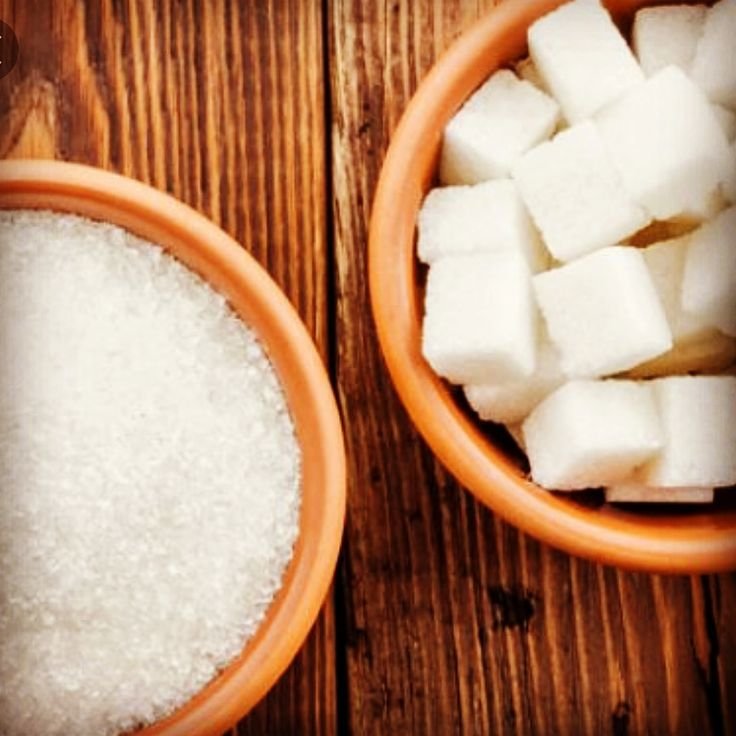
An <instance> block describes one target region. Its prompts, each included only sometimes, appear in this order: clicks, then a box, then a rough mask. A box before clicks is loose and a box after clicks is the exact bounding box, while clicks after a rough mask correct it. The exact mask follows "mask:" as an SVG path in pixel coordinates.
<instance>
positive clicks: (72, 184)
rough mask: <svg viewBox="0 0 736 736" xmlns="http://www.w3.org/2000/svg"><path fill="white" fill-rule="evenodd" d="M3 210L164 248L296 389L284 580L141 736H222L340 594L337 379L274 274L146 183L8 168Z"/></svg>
mask: <svg viewBox="0 0 736 736" xmlns="http://www.w3.org/2000/svg"><path fill="white" fill-rule="evenodd" d="M0 208H3V209H9V208H33V209H39V208H48V209H54V210H56V211H65V212H71V213H77V214H82V215H85V216H88V217H92V218H93V219H99V220H106V221H109V222H114V223H116V224H119V225H121V226H123V227H126V228H128V229H129V230H131V231H132V232H135V233H136V234H138V235H141V236H142V237H144V238H146V239H149V240H151V241H153V242H157V243H160V244H161V245H163V246H164V247H165V248H166V249H169V250H171V251H172V252H173V254H174V255H175V256H176V257H177V258H179V259H180V260H181V261H183V262H184V263H185V264H186V265H187V266H189V267H190V268H192V270H194V271H197V272H199V273H200V275H202V276H203V278H204V279H205V280H206V281H207V282H209V283H210V284H211V285H213V286H214V287H215V288H216V289H217V290H218V291H220V292H221V293H223V294H224V295H225V296H226V297H227V298H228V300H229V301H230V303H231V306H233V308H234V309H235V311H236V312H238V313H239V314H240V315H241V317H243V318H244V320H245V321H246V322H247V323H248V324H249V326H250V327H251V328H252V329H253V330H254V331H255V333H256V334H257V335H258V337H259V339H260V340H261V343H262V344H263V345H264V347H265V349H266V351H267V353H268V354H269V357H270V359H271V361H272V363H273V365H274V367H275V369H276V372H277V374H278V376H279V379H280V381H281V383H282V385H283V387H284V390H285V393H286V396H287V404H288V406H289V408H290V410H291V412H292V417H293V419H294V423H295V427H296V432H297V438H298V441H299V445H300V447H301V450H302V509H301V512H300V529H299V537H298V540H297V543H296V547H295V551H294V556H293V558H292V561H291V563H290V564H289V566H288V568H287V571H286V573H285V577H284V583H283V586H282V588H281V589H280V591H279V593H278V594H277V596H276V598H275V599H274V601H273V602H272V604H271V606H270V607H269V609H268V611H267V613H266V617H265V619H264V620H263V622H262V623H261V625H260V626H259V628H258V630H257V632H256V633H255V634H254V636H253V637H252V638H251V640H250V641H249V642H248V643H247V644H246V646H245V648H244V649H243V651H242V653H241V654H240V655H239V656H238V657H237V658H236V659H235V660H234V661H233V662H232V663H231V664H230V665H229V666H227V667H226V668H225V669H224V670H223V671H222V672H220V674H218V675H217V676H216V677H215V678H214V679H213V680H212V681H211V682H210V683H209V684H208V685H206V686H205V687H204V688H203V689H202V690H201V691H200V692H199V693H198V694H197V695H195V696H194V697H193V698H192V699H190V700H189V701H188V702H187V703H185V704H184V705H183V706H182V707H180V708H179V709H178V710H176V711H175V712H174V713H172V714H171V715H170V716H168V717H166V718H162V719H161V720H160V721H157V722H156V723H154V724H152V725H150V726H148V727H145V728H142V729H140V730H139V731H137V732H136V736H220V734H221V733H223V732H224V731H225V730H227V729H228V728H230V727H231V726H233V725H234V724H235V723H236V722H237V721H238V720H240V719H241V718H242V717H243V716H245V715H246V714H247V713H248V712H249V711H250V710H251V709H252V708H253V706H254V705H255V704H256V703H258V701H260V700H261V698H262V697H263V696H264V695H265V694H266V692H267V691H268V690H269V689H270V688H271V687H272V686H273V685H274V683H275V682H276V681H277V680H278V678H279V677H280V676H281V675H282V674H283V672H284V671H285V670H286V668H287V667H288V665H289V664H290V662H291V661H292V659H293V658H294V657H295V655H296V654H297V652H298V651H299V649H300V648H301V646H302V644H303V642H304V640H305V639H306V637H307V635H308V634H309V631H310V630H311V628H312V626H313V624H314V622H315V620H316V618H317V615H318V614H319V611H320V609H321V606H322V603H323V602H324V599H325V597H326V596H327V593H328V591H329V589H330V585H331V582H332V578H333V574H334V570H335V566H336V563H337V558H338V552H339V549H340V544H341V540H342V531H343V524H344V515H345V487H346V470H345V451H344V443H343V435H342V427H341V423H340V417H339V412H338V409H337V405H336V401H335V396H334V393H333V391H332V387H331V385H330V381H329V378H328V375H327V372H326V370H325V368H324V365H323V363H322V360H321V358H320V356H319V354H318V352H317V349H316V347H315V345H314V343H313V342H312V339H311V337H310V335H309V333H308V332H307V329H306V327H305V326H304V325H303V323H302V321H301V319H300V317H299V315H298V314H297V312H296V310H295V309H294V307H293V306H292V305H291V303H290V302H289V300H288V299H287V297H286V296H285V295H284V294H283V293H282V291H281V290H280V289H279V287H278V286H277V285H276V283H275V282H274V281H273V280H272V279H271V277H270V276H269V275H268V274H267V272H266V271H265V270H264V269H263V268H262V267H261V266H260V265H259V264H258V263H257V262H256V261H255V259H254V258H253V257H252V256H250V255H249V254H248V253H247V252H246V251H245V249H244V248H242V247H241V246H240V245H239V244H238V243H237V242H236V241H235V240H233V239H232V238H231V237H230V236H229V235H227V234H226V233H225V232H224V231H223V230H221V229H220V228H219V227H217V226H216V225H215V224H214V223H213V222H211V221H210V220H209V219H207V218H206V217H204V216H203V215H201V214H199V213H198V212H196V211H195V210H193V209H192V208H190V207H188V206H187V205H185V204H183V203H182V202H180V201H179V200H177V199H175V198H173V197H172V196H170V195H168V194H165V193H163V192H161V191H159V190H157V189H154V188H152V187H150V186H148V185H146V184H144V183H142V182H139V181H137V180H134V179H131V178H128V177H124V176H121V175H118V174H114V173H111V172H109V171H105V170H103V169H99V168H94V167H90V166H86V165H82V164H75V163H67V162H61V161H48V160H38V159H26V160H13V161H3V162H0Z"/></svg>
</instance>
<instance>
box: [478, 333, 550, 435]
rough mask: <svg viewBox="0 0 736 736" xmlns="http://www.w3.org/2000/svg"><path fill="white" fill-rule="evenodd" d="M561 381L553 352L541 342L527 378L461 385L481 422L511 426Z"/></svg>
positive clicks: (548, 344)
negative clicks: (535, 361) (534, 363)
mask: <svg viewBox="0 0 736 736" xmlns="http://www.w3.org/2000/svg"><path fill="white" fill-rule="evenodd" d="M563 380H564V377H563V375H562V371H561V370H560V361H559V357H558V356H557V351H556V350H555V349H554V348H553V347H552V345H551V344H550V343H549V342H545V343H543V344H542V346H541V347H540V348H539V354H538V360H537V367H536V369H535V371H534V373H532V375H531V376H528V377H526V378H522V379H521V380H518V381H511V382H507V383H497V382H493V381H492V382H489V383H482V384H476V385H473V386H465V396H466V398H467V399H468V403H469V404H470V406H472V407H473V409H474V410H475V411H476V412H477V413H478V416H480V418H481V419H483V420H488V421H493V422H503V423H504V424H515V423H517V422H521V421H522V420H523V419H525V418H526V416H527V415H528V414H529V412H531V411H532V409H534V407H535V406H536V405H537V404H538V403H539V402H540V401H542V399H544V397H545V396H547V395H548V394H549V393H551V392H552V391H554V390H555V389H556V388H557V387H558V386H560V385H561V384H562V383H563Z"/></svg>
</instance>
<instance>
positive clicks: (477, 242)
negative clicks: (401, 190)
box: [417, 179, 549, 273]
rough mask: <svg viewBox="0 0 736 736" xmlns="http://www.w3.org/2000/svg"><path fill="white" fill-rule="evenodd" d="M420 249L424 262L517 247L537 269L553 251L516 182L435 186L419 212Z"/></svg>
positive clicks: (418, 248)
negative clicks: (541, 235) (532, 217)
mask: <svg viewBox="0 0 736 736" xmlns="http://www.w3.org/2000/svg"><path fill="white" fill-rule="evenodd" d="M417 225H418V231H419V234H418V239H417V253H418V256H419V259H420V260H422V261H424V262H425V263H434V261H436V260H438V259H440V258H444V257H446V256H454V255H463V254H467V253H483V252H496V251H515V252H517V253H521V254H523V255H524V257H525V258H526V260H527V263H528V264H529V267H530V268H531V270H532V271H533V272H534V273H536V272H537V271H541V270H542V269H543V268H546V266H547V265H548V258H549V256H548V254H547V252H546V249H545V247H544V245H543V244H542V240H541V238H540V236H539V233H538V232H537V230H536V228H535V227H534V223H533V222H532V220H531V218H530V217H529V213H528V212H527V210H526V207H524V203H523V202H522V201H521V197H520V196H519V193H518V191H517V189H516V185H515V184H514V182H512V181H510V180H508V179H496V180H493V181H487V182H483V183H482V184H475V185H472V186H451V187H439V188H437V189H433V190H432V191H430V192H429V194H428V195H427V196H426V198H425V200H424V203H423V204H422V208H421V209H420V211H419V217H418V223H417Z"/></svg>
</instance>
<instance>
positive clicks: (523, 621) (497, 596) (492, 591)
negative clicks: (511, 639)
mask: <svg viewBox="0 0 736 736" xmlns="http://www.w3.org/2000/svg"><path fill="white" fill-rule="evenodd" d="M488 594H489V596H490V599H491V611H492V614H493V628H494V629H499V628H501V629H516V628H520V629H522V630H523V631H527V630H528V629H529V622H530V621H531V619H532V618H533V617H534V614H535V613H536V611H537V606H538V604H539V603H540V600H541V599H540V597H539V595H538V594H537V593H535V592H533V591H531V590H529V589H528V588H524V587H522V586H503V585H492V586H490V587H489V589H488Z"/></svg>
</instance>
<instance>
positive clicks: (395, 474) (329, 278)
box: [0, 0, 736, 736]
mask: <svg viewBox="0 0 736 736" xmlns="http://www.w3.org/2000/svg"><path fill="white" fill-rule="evenodd" d="M507 1H510V2H516V1H520V0H507ZM493 4H494V2H493V0H477V2H471V1H470V0H422V1H421V2H420V1H419V0H416V1H415V2H413V1H411V0H403V1H401V2H394V1H386V2H376V0H336V1H335V2H331V1H329V0H323V2H319V0H271V1H270V2H266V1H265V0H240V1H239V2H238V1H237V0H147V1H146V0H139V1H137V2H136V1H130V2H128V1H127V0H87V1H86V2H83V1H82V0H0V19H1V20H4V21H6V22H8V23H9V24H10V25H11V26H13V28H14V29H15V31H16V33H17V35H18V37H19V39H20V46H21V58H20V61H19V64H18V66H17V67H16V69H15V70H14V71H13V72H12V73H11V74H9V75H8V76H6V77H5V78H4V79H1V80H0V156H3V157H8V156H21V155H23V156H28V155H33V156H42V157H58V158H62V159H67V160H72V161H82V162H86V163H90V164H95V165H98V166H102V167H105V168H109V169H112V170H115V171H119V172H122V173H124V174H128V175H131V176H134V177H136V178H139V179H142V180H144V181H147V182H150V183H152V184H154V185H155V186H158V187H160V188H161V189H164V190H166V191H169V192H171V193H172V194H174V195H176V196H177V197H179V198H181V199H182V200H184V201H185V202H187V203H189V204H191V205H192V206H193V207H195V208H197V209H198V210H200V211H201V212H203V213H205V214H206V215H208V216H210V217H211V218H212V219H214V220H215V221H216V222H217V223H219V224H220V225H221V226H222V227H223V228H224V229H225V230H227V231H228V232H229V233H231V234H232V235H233V236H235V238H236V239H238V240H239V241H240V242H241V243H243V245H244V246H245V247H246V248H248V249H249V250H250V251H251V252H252V253H253V254H254V255H255V256H256V258H258V260H259V261H260V262H261V263H262V264H263V265H265V266H266V267H267V268H268V270H269V271H270V273H271V274H272V275H273V276H274V278H275V279H276V280H277V281H278V283H279V284H280V285H281V286H282V287H283V288H284V290H285V291H286V293H287V294H288V295H289V296H290V298H291V299H292V300H293V302H294V303H295V305H296V306H297V308H298V309H299V311H300V313H301V315H302V317H303V318H304V320H305V322H306V324H307V325H308V327H309V329H310V330H311V332H312V334H313V335H314V336H315V339H316V341H317V344H318V345H319V347H320V349H321V351H322V354H323V356H324V358H325V361H326V363H327V364H328V365H329V368H330V372H331V375H332V377H333V380H334V383H335V387H336V390H337V394H338V398H339V402H340V407H341V411H342V415H343V419H344V424H345V430H346V439H347V450H348V457H349V478H350V480H349V489H348V490H349V504H348V506H349V510H348V517H347V526H346V533H345V539H344V547H343V552H342V556H341V561H340V565H339V569H338V573H337V576H336V581H335V585H334V591H333V594H332V595H331V596H330V598H329V599H328V601H327V602H326V604H325V607H324V611H323V613H322V615H321V617H320V619H319V621H318V623H317V625H316V627H315V629H314V631H313V632H312V634H311V636H310V637H309V639H308V641H307V643H306V645H305V646H304V648H303V650H302V651H301V653H300V654H299V655H298V657H297V658H296V660H295V661H294V663H293V665H292V666H291V668H290V669H289V671H288V672H287V674H286V675H285V676H284V677H283V678H282V680H281V681H280V682H279V683H278V684H277V686H276V687H275V688H274V689H273V690H272V691H271V693H270V694H269V695H268V696H267V697H266V699H265V700H264V701H263V702H262V703H261V704H260V705H259V706H258V707H257V708H256V709H255V711H253V713H251V715H250V716H249V717H248V718H246V719H245V720H244V721H243V722H242V723H241V724H240V725H239V726H238V728H237V729H234V730H233V734H236V733H237V734H240V735H241V736H244V735H245V734H248V735H251V734H252V735H256V734H327V735H329V734H337V733H339V734H396V735H403V734H419V735H423V734H441V735H443V736H444V735H445V734H448V735H449V734H490V733H493V734H507V733H508V734H516V733H518V734H560V735H561V736H566V735H568V734H613V735H614V736H618V735H623V734H653V735H654V734H734V733H736V576H734V575H720V576H706V577H692V578H686V577H662V576H651V575H644V574H632V573H626V572H621V571H617V570H614V569H612V568H608V567H602V566H599V565H594V564H591V563H588V562H585V561H581V560H577V559H572V558H570V557H568V556H567V555H565V554H562V553H560V552H557V551H555V550H552V549H550V548H548V547H545V546H543V545H540V544H539V543H537V542H536V541H534V540H532V539H529V538H527V537H525V536H524V535H523V534H521V533H519V532H518V531H516V530H515V529H513V528H511V527H509V526H507V525H506V524H504V523H503V522H501V521H499V520H498V519H497V518H495V517H494V516H493V515H492V514H491V513H490V512H489V511H488V510H486V509H485V508H483V507H481V506H480V505H479V504H478V503H476V502H475V501H474V500H473V498H472V497H471V496H470V495H469V494H467V493H466V492H464V491H463V490H462V489H461V488H460V487H459V486H458V484H457V483H456V482H455V481H454V480H453V479H452V478H451V477H450V476H449V475H448V474H447V473H446V472H445V471H444V470H443V469H442V468H441V467H440V466H439V464H438V463H437V462H436V461H435V460H434V458H433V456H432V454H431V453H430V452H429V451H428V450H427V448H426V447H425V446H424V445H423V443H422V442H421V440H420V439H419V437H418V436H417V434H416V432H415V431H414V429H413V428H412V426H411V424H410V423H409V421H408V419H407V416H406V414H405V413H404V411H403V409H402V408H401V406H400V404H399V402H398V400H397V398H396V396H395V394H394V392H393V390H392V388H391V385H390V382H389V379H388V376H387V373H386V371H385V369H384V366H383V364H382V361H381V357H380V354H379V350H378V346H377V343H376V338H375V333H374V329H373V325H372V322H371V318H370V311H369V303H368V292H367V273H366V261H365V256H366V230H367V224H368V219H369V214H370V204H371V198H372V195H373V190H374V186H375V183H376V179H377V177H378V173H379V170H380V166H381V160H382V156H383V153H384V151H385V149H386V146H387V144H388V140H389V137H390V135H391V131H392V130H393V128H394V127H395V125H396V123H397V122H398V119H399V116H400V115H401V112H402V110H403V108H404V106H405V104H406V102H407V101H408V99H409V97H410V96H411V94H412V91H413V90H414V89H415V88H416V86H417V84H418V82H419V81H420V80H421V78H422V76H423V75H424V74H425V73H426V72H427V70H428V69H429V67H430V66H431V64H432V63H433V61H434V59H436V57H437V55H438V54H439V53H441V51H442V50H443V49H444V48H446V47H447V45H448V44H449V43H450V41H451V40H452V39H453V38H454V37H456V36H457V34H458V33H460V32H461V31H462V30H463V29H464V28H466V27H467V26H468V25H469V24H471V23H472V22H473V20H474V19H475V18H477V17H478V15H480V14H481V13H483V12H485V11H486V10H488V9H490V7H491V6H492V5H493ZM0 686H1V685H0ZM70 736H71V735H70Z"/></svg>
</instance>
